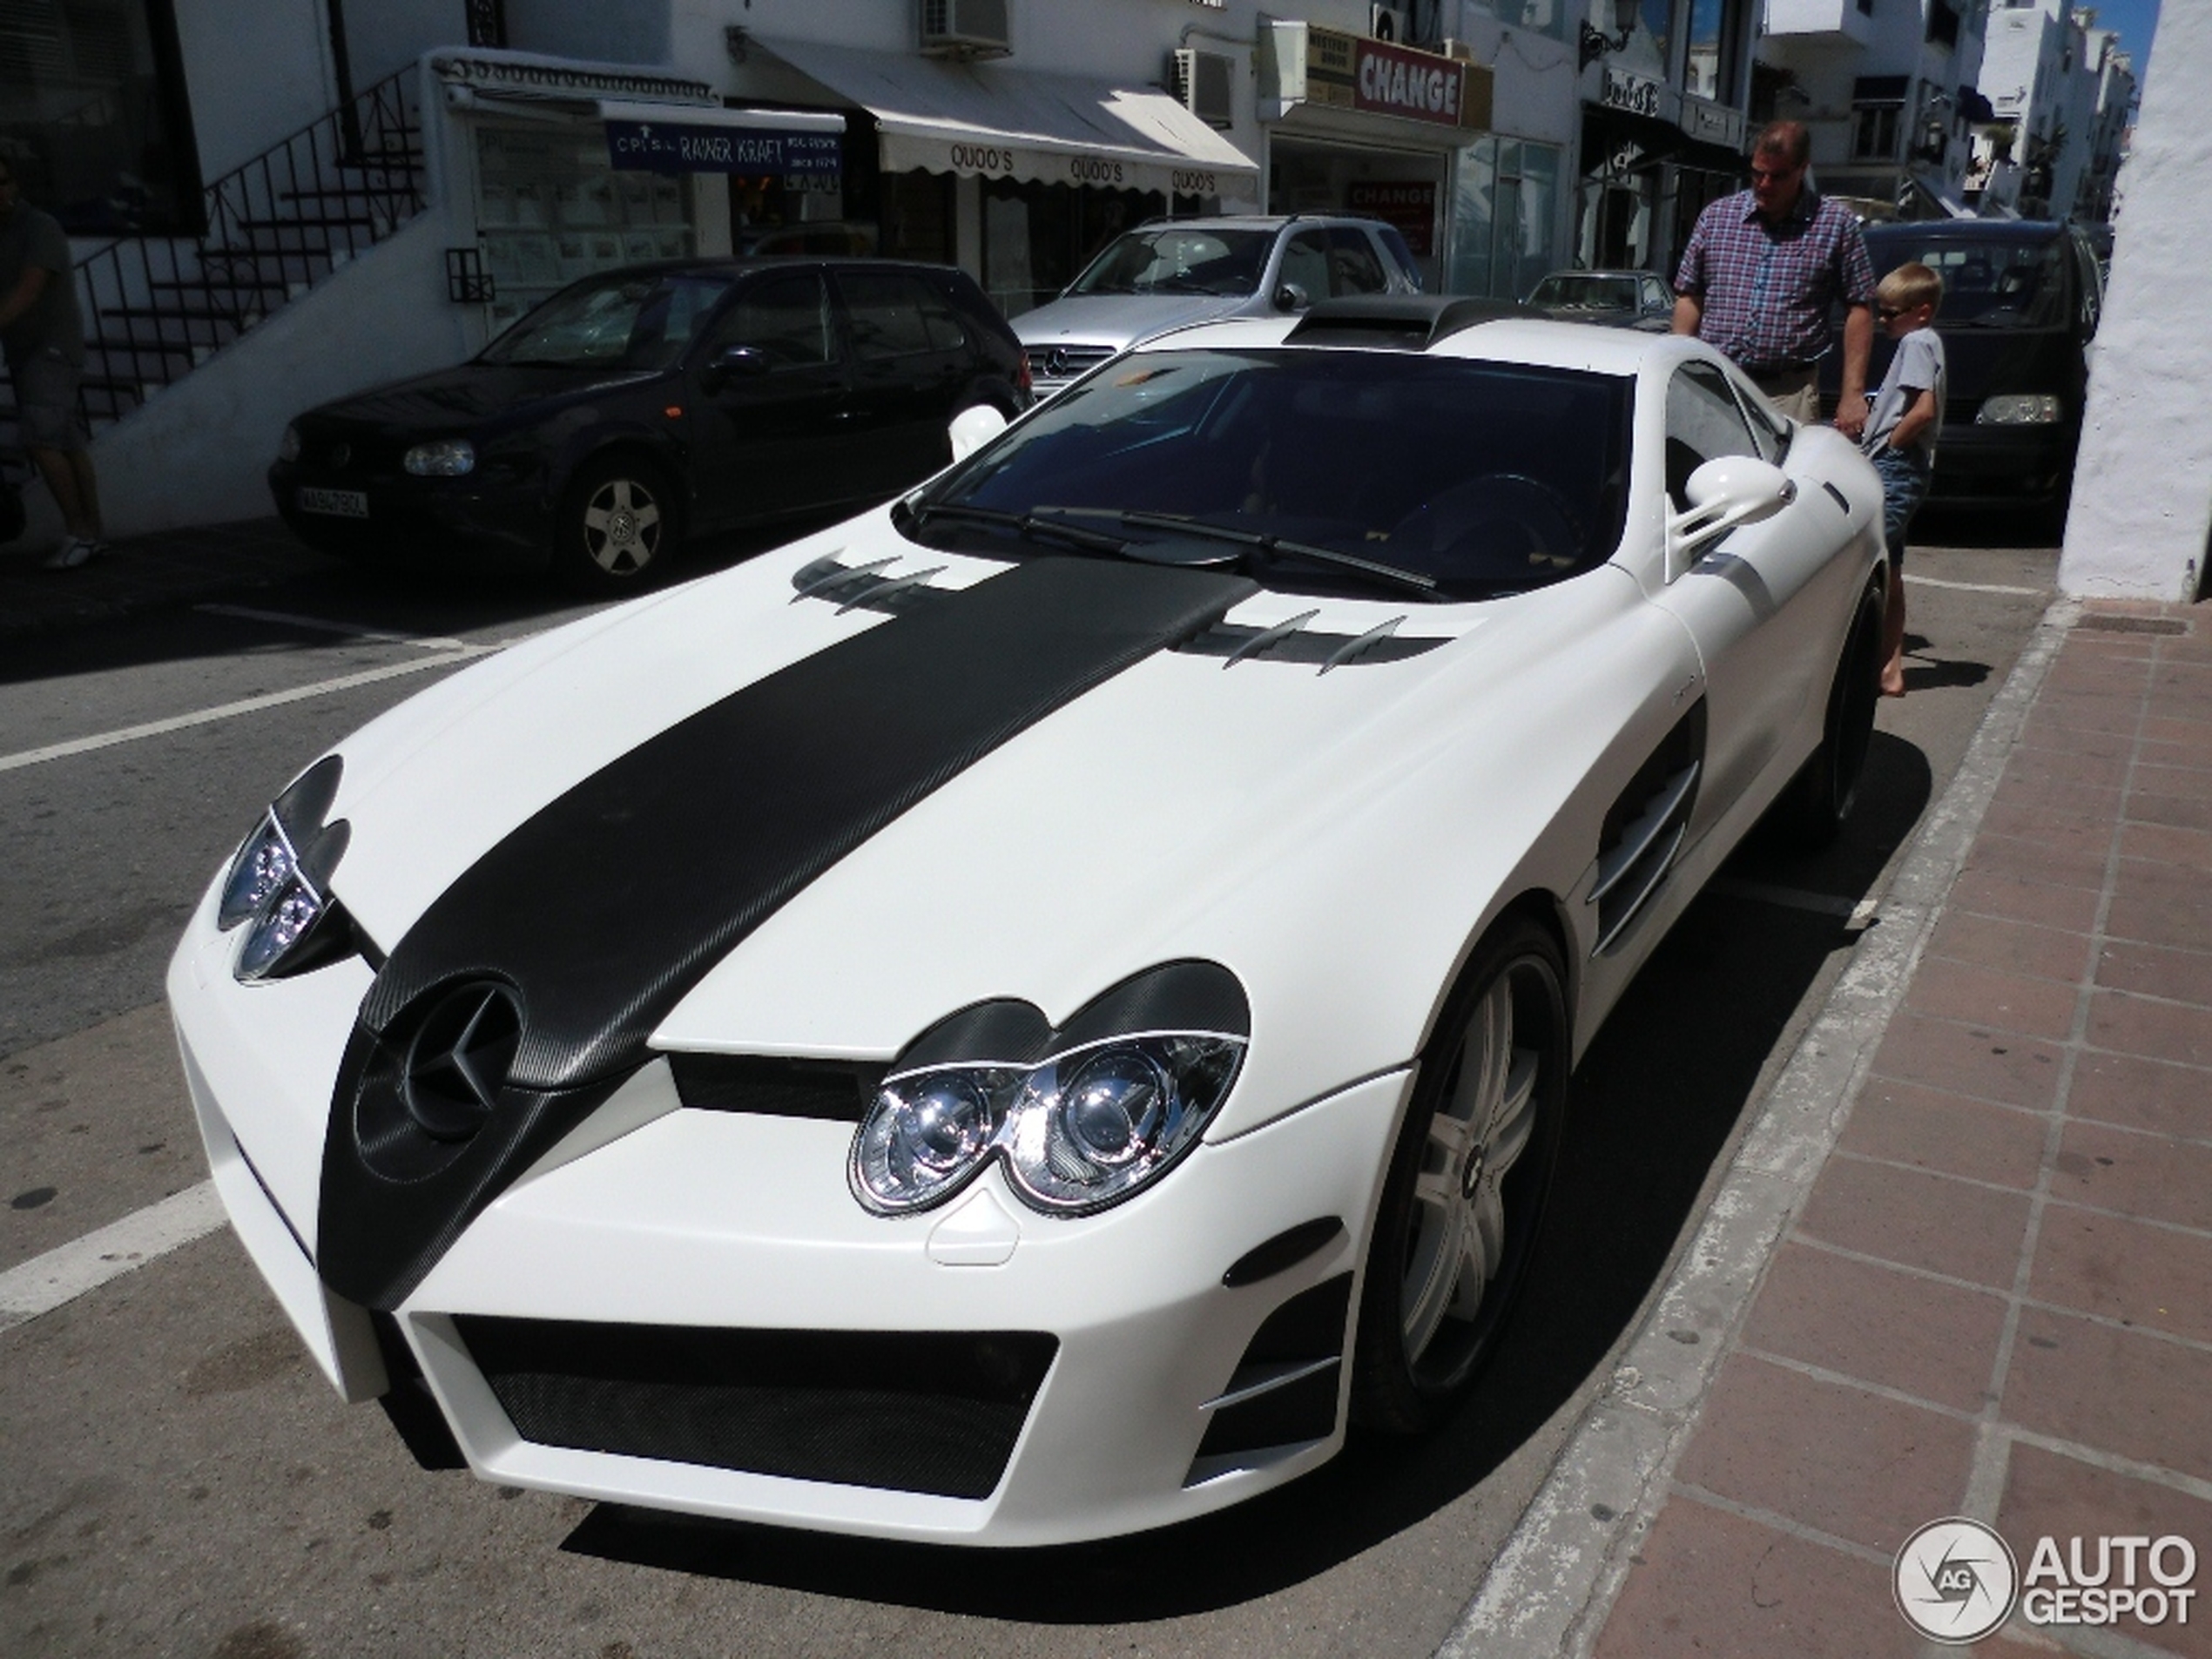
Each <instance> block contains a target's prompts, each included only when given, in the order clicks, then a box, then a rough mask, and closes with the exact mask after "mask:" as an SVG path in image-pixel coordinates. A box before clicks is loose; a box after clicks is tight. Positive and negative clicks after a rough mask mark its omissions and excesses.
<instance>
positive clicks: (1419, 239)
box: [1345, 179, 1436, 260]
mask: <svg viewBox="0 0 2212 1659" xmlns="http://www.w3.org/2000/svg"><path fill="white" fill-rule="evenodd" d="M1345 206H1346V207H1348V208H1350V209H1351V210H1352V212H1355V213H1368V214H1372V216H1373V217H1375V218H1377V219H1381V220H1382V221H1383V222H1384V223H1385V224H1386V225H1392V226H1396V227H1397V230H1398V233H1399V235H1401V236H1403V237H1404V238H1405V239H1406V247H1407V248H1409V249H1410V250H1412V252H1413V257H1414V258H1415V259H1417V260H1425V259H1426V258H1428V256H1429V255H1430V254H1431V253H1434V252H1435V251H1436V249H1435V246H1434V244H1433V242H1432V241H1431V240H1430V238H1431V236H1432V234H1433V231H1434V229H1435V226H1436V185H1434V184H1433V182H1430V181H1428V180H1426V179H1410V180H1408V181H1406V183H1404V184H1386V183H1384V182H1382V181H1381V180H1379V179H1360V180H1357V181H1355V182H1354V183H1353V184H1352V186H1351V189H1350V191H1349V192H1348V193H1347V195H1346V199H1345Z"/></svg>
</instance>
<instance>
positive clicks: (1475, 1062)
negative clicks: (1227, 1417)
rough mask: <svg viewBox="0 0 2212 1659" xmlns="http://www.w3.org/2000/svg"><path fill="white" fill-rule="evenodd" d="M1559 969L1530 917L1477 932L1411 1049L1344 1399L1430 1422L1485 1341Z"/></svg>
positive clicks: (1539, 1154) (1548, 1098)
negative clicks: (1427, 1031)
mask: <svg viewBox="0 0 2212 1659" xmlns="http://www.w3.org/2000/svg"><path fill="white" fill-rule="evenodd" d="M1565 985H1566V971H1565V968H1564V967H1563V965H1562V963H1561V957H1560V953H1559V947H1558V945H1557V944H1556V943H1555V942H1554V941H1553V939H1552V936H1551V934H1548V932H1546V931H1545V930H1544V929H1543V928H1542V927H1539V926H1537V925H1536V924H1535V923H1534V922H1533V921H1527V920H1526V919H1524V918H1513V919H1510V920H1508V921H1506V922H1505V923H1503V924H1501V926H1500V927H1497V928H1495V929H1494V930H1493V932H1492V933H1491V934H1489V935H1488V936H1487V938H1485V940H1484V941H1483V942H1482V944H1481V946H1480V948H1478V949H1477V950H1476V952H1475V954H1474V958H1473V959H1472V960H1471V961H1470V962H1469V964H1468V967H1467V971H1466V973H1464V974H1462V975H1461V976H1460V984H1459V986H1458V988H1456V989H1455V990H1454V991H1453V995H1452V997H1451V999H1450V1001H1448V1002H1447V1004H1446V1006H1445V1011H1444V1015H1443V1017H1442V1018H1441V1019H1440V1021H1439V1022H1438V1023H1437V1028H1436V1033H1435V1035H1434V1036H1433V1039H1432V1040H1431V1044H1430V1049H1429V1051H1428V1052H1427V1053H1426V1054H1425V1055H1423V1056H1422V1058H1421V1062H1420V1070H1419V1072H1418V1073H1417V1075H1416V1076H1415V1079H1414V1083H1413V1103H1412V1104H1411V1105H1410V1106H1409V1107H1408V1108H1407V1109H1406V1122H1405V1126H1404V1127H1403V1128H1402V1129H1401V1130H1399V1136H1398V1143H1397V1145H1396V1148H1395V1149H1394V1150H1393V1152H1392V1154H1391V1163H1390V1170H1389V1173H1388V1175H1387V1176H1386V1177H1385V1180H1384V1184H1383V1195H1382V1202H1381V1204H1380V1205H1379V1207H1378V1209H1377V1211H1376V1216H1375V1226H1374V1234H1373V1237H1372V1239H1371V1240H1370V1242H1369V1244H1368V1247H1367V1265H1366V1288H1365V1289H1364V1290H1363V1291H1362V1292H1361V1295H1360V1304H1359V1332H1358V1336H1357V1339H1356V1341H1357V1357H1356V1360H1355V1370H1354V1377H1353V1385H1352V1410H1353V1413H1354V1416H1355V1418H1356V1419H1357V1420H1358V1421H1359V1422H1360V1423H1361V1424H1362V1425H1364V1426H1367V1427H1369V1428H1373V1429H1379V1430H1381V1431H1383V1432H1384V1433H1399V1434H1411V1433H1422V1432H1424V1431H1426V1430H1427V1429H1429V1428H1431V1427H1433V1426H1435V1424H1436V1423H1438V1422H1439V1421H1440V1420H1441V1419H1442V1418H1443V1417H1444V1415H1445V1414H1446V1413H1447V1411H1448V1410H1449V1409H1450V1407H1451V1406H1452V1404H1453V1401H1454V1400H1455V1399H1456V1397H1457V1396H1458V1395H1459V1394H1460V1392H1461V1391H1462V1390H1464V1389H1465V1388H1466V1386H1467V1384H1468V1383H1469V1382H1470V1381H1471V1380H1472V1379H1473V1378H1474V1375H1475V1373H1476V1372H1478V1371H1480V1369H1481V1367H1482V1365H1483V1362H1484V1361H1485V1360H1486V1359H1488V1358H1489V1356H1490V1354H1491V1352H1492V1351H1493V1350H1494V1348H1495V1347H1496V1345H1497V1341H1498V1337H1499V1333H1500V1332H1501V1330H1502V1329H1503V1328H1504V1325H1505V1322H1506V1316H1507V1313H1508V1312H1509V1311H1510V1310H1511V1308H1512V1305H1513V1302H1514V1297H1515V1295H1516V1294H1517V1293H1518V1291H1520V1289H1521V1283H1522V1281H1523V1279H1524V1278H1526V1276H1527V1264H1528V1258H1529V1256H1530V1253H1531V1251H1532V1250H1533V1248H1534V1244H1535V1238H1536V1232H1537V1229H1538V1227H1539V1225H1540V1224H1541V1221H1542V1218H1543V1210H1544V1200H1545V1197H1546V1195H1547V1194H1548V1192H1549V1190H1550V1188H1551V1180H1552V1170H1553V1169H1554V1166H1555V1165H1556V1164H1557V1163H1558V1160H1559V1145H1560V1139H1561V1130H1562V1127H1563V1125H1564V1122H1565V1117H1566V1105H1567V1076H1568V1066H1569V1064H1570V1061H1571V1055H1572V1043H1571V1039H1570V1033H1569V1028H1568V1015H1567V995H1566V990H1565Z"/></svg>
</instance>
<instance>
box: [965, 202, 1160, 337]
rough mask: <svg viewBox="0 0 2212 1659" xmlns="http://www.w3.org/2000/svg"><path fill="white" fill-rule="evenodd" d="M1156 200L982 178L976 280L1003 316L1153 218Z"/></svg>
mask: <svg viewBox="0 0 2212 1659" xmlns="http://www.w3.org/2000/svg"><path fill="white" fill-rule="evenodd" d="M1161 206H1162V201H1161V198H1160V197H1159V196H1158V195H1157V193H1146V192H1138V191H1133V190H1089V189H1077V188H1076V187H1075V186H1073V185H1044V184H1035V183H1032V182H1028V181H1024V180H1020V179H985V180H984V181H983V286H984V288H985V289H986V291H987V292H988V293H989V294H990V296H991V299H992V300H993V301H994V302H995V304H996V305H997V306H998V307H999V309H1000V310H1001V311H1002V312H1004V313H1005V314H1007V315H1008V316H1009V317H1012V316H1018V315H1019V314H1022V312H1024V311H1028V310H1029V309H1031V308H1032V307H1036V306H1041V305H1042V304H1044V303H1045V301H1047V300H1050V299H1052V298H1053V297H1054V296H1055V295H1056V294H1058V293H1061V291H1062V290H1063V289H1064V288H1066V287H1067V286H1068V285H1069V283H1071V282H1073V281H1074V280H1076V276H1077V275H1078V274H1079V273H1081V272H1082V269H1083V267H1084V266H1088V265H1089V263H1090V261H1091V260H1093V259H1094V258H1095V257H1096V255H1097V254H1098V253H1099V252H1100V251H1101V250H1102V249H1103V248H1104V247H1105V246H1106V245H1107V244H1108V243H1109V242H1111V241H1112V240H1113V239H1115V238H1116V237H1117V236H1119V235H1120V234H1121V233H1123V231H1126V230H1131V229H1134V228H1135V227H1136V226H1139V225H1141V224H1143V223H1144V221H1145V220H1146V219H1152V218H1157V217H1158V215H1159V213H1160V211H1161Z"/></svg>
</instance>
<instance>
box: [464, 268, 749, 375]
mask: <svg viewBox="0 0 2212 1659" xmlns="http://www.w3.org/2000/svg"><path fill="white" fill-rule="evenodd" d="M729 291H730V279H729V278H727V277H723V276H712V275H707V274H705V273H694V272H664V271H643V272H640V271H632V272H629V273H621V272H617V273H611V274H609V275H606V276H600V277H593V278H591V279H590V280H588V281H583V282H579V283H577V285H576V286H575V287H571V288H563V289H562V290H561V292H560V293H556V294H555V295H554V296H553V297H552V298H551V299H550V300H547V301H546V302H545V303H544V304H543V305H542V306H540V307H537V309H536V310H535V311H532V312H531V313H529V314H528V315H527V316H525V317H524V318H523V320H521V321H519V322H517V323H516V325H515V326H514V327H511V328H509V330H508V331H507V332H506V333H505V334H502V335H500V337H499V338H498V339H496V340H495V341H492V342H491V344H490V345H489V346H487V347H485V348H484V352H483V355H482V357H481V358H480V359H478V361H481V362H486V363H509V364H518V363H519V364H539V365H545V366H550V367H554V368H667V367H668V366H669V365H670V364H671V363H673V362H674V361H676V360H677V359H678V358H679V357H681V356H682V355H683V354H684V348H685V347H686V346H688V345H690V344H691V338H692V336H693V335H694V334H697V333H698V328H699V325H700V324H701V323H702V322H704V321H705V320H706V317H707V314H708V313H710V312H711V311H712V310H713V309H714V307H716V306H717V305H718V304H719V303H720V302H721V299H722V296H723V295H724V294H725V293H729Z"/></svg>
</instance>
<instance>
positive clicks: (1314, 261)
mask: <svg viewBox="0 0 2212 1659" xmlns="http://www.w3.org/2000/svg"><path fill="white" fill-rule="evenodd" d="M1285 282H1295V283H1297V284H1298V287H1299V288H1301V289H1302V290H1304V292H1305V297H1306V298H1307V299H1308V300H1325V299H1327V298H1328V297H1329V247H1328V241H1327V233H1325V232H1323V231H1300V232H1299V233H1298V234H1297V235H1296V236H1293V237H1292V238H1291V239H1290V241H1289V242H1288V244H1286V245H1285V247H1284V249H1283V273H1282V275H1281V276H1279V277H1278V278H1277V279H1276V286H1277V287H1281V286H1282V285H1283V284H1284V283H1285Z"/></svg>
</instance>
